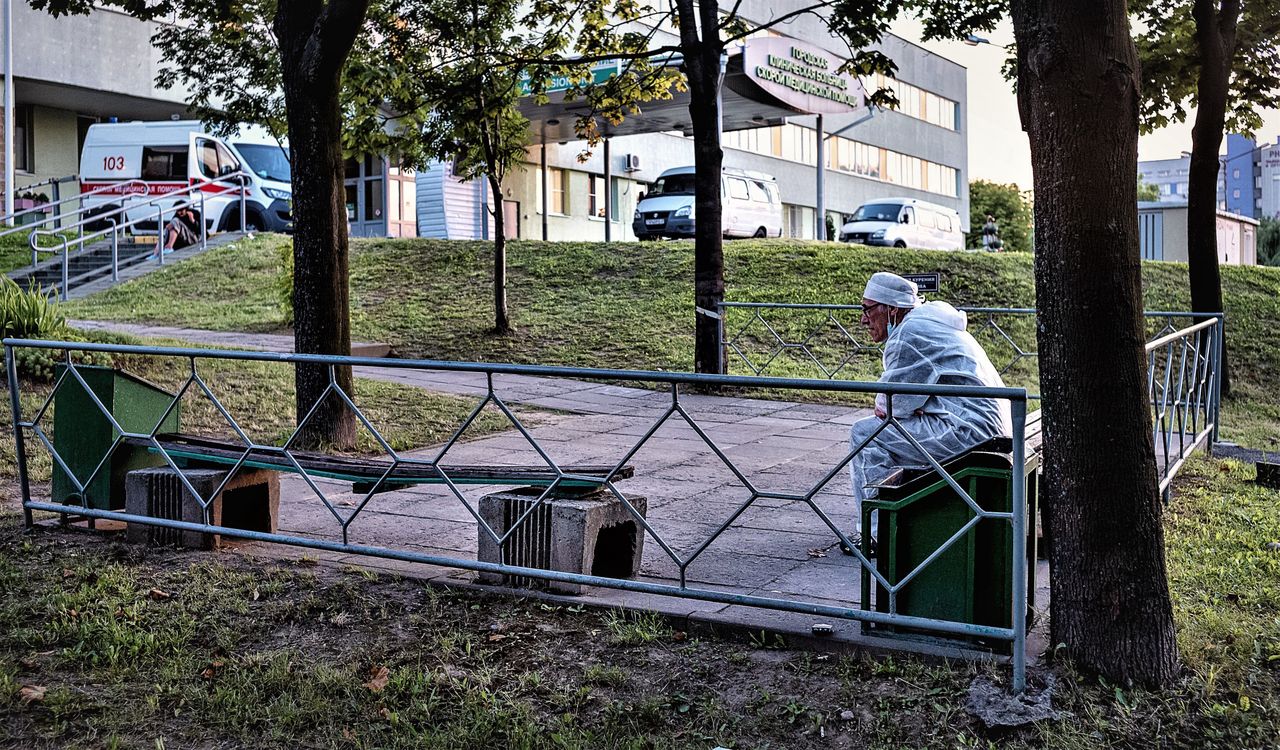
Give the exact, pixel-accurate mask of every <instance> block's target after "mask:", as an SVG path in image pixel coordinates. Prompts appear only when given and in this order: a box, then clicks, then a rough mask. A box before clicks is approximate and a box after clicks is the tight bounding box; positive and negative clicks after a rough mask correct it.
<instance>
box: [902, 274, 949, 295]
mask: <svg viewBox="0 0 1280 750" xmlns="http://www.w3.org/2000/svg"><path fill="white" fill-rule="evenodd" d="M902 278H904V279H906V280H907V281H914V282H915V284H916V287H917V288H918V290H919V291H921V292H936V291H938V287H939V285H940V284H941V283H942V274H940V273H936V272H935V273H904V274H902Z"/></svg>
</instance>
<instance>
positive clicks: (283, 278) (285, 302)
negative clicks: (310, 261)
mask: <svg viewBox="0 0 1280 750" xmlns="http://www.w3.org/2000/svg"><path fill="white" fill-rule="evenodd" d="M277 252H278V253H279V255H278V257H279V259H280V273H279V275H277V276H276V285H275V286H276V299H277V300H279V302H280V317H281V319H282V320H283V321H284V324H285V325H293V243H292V242H289V243H286V244H283V245H281V246H280V249H279V250H278V251H277Z"/></svg>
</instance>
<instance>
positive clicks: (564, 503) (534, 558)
mask: <svg viewBox="0 0 1280 750" xmlns="http://www.w3.org/2000/svg"><path fill="white" fill-rule="evenodd" d="M541 494H542V490H541V489H538V488H533V487H520V488H517V489H511V490H503V491H501V492H494V493H491V494H488V495H485V496H484V497H482V498H480V507H479V514H480V517H481V518H482V519H484V521H485V523H487V524H488V525H489V527H490V528H492V529H493V531H494V533H496V534H497V535H498V536H502V535H503V534H505V533H506V532H507V529H510V528H512V527H514V526H515V524H516V522H517V521H519V520H520V519H521V517H522V516H524V515H525V514H526V513H528V516H527V517H526V518H524V520H523V521H522V522H520V525H519V527H517V528H516V531H515V533H513V534H512V535H511V536H510V537H508V538H507V540H506V541H505V542H504V543H503V544H502V545H499V544H498V543H497V542H495V541H494V540H493V539H492V538H491V537H490V536H489V534H488V533H487V532H486V531H485V530H484V529H483V528H482V529H480V530H479V533H478V535H477V537H478V546H477V550H476V558H477V559H478V560H480V561H481V562H490V563H503V564H506V565H515V566H520V567H526V568H540V569H543V570H556V571H561V572H564V573H584V574H589V575H597V576H602V577H606V578H634V577H635V576H636V575H637V574H638V573H639V572H640V560H641V558H642V557H643V554H644V527H643V526H641V525H640V524H639V523H638V522H637V521H636V518H635V516H634V515H632V513H631V512H630V511H629V510H627V508H626V506H625V505H623V504H622V502H621V501H620V500H618V498H617V497H616V496H614V494H613V493H611V492H596V493H591V494H588V495H580V494H574V495H568V494H565V495H554V496H551V497H548V498H547V499H546V500H544V501H543V502H542V504H541V505H540V506H538V507H537V508H535V509H534V510H533V511H532V512H529V509H530V508H532V507H533V506H534V504H535V503H536V502H537V500H538V497H539V496H541ZM627 501H628V502H629V503H631V506H632V507H633V508H635V510H636V512H637V513H639V514H640V515H641V517H644V515H645V514H646V512H647V511H648V501H647V500H646V499H645V498H644V497H642V496H639V495H628V496H627ZM480 580H482V581H485V582H487V583H495V584H507V585H514V586H526V587H545V588H548V589H550V590H552V591H555V592H557V593H562V594H581V593H582V591H583V587H582V586H580V585H578V584H572V583H563V582H558V581H542V580H539V579H531V578H528V577H524V576H509V575H505V574H501V573H481V574H480Z"/></svg>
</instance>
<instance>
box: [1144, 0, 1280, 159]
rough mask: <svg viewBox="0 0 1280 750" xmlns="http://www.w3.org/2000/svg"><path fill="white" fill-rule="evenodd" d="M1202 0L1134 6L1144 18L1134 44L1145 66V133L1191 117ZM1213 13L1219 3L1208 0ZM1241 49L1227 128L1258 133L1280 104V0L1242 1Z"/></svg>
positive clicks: (1157, 0)
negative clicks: (1196, 11)
mask: <svg viewBox="0 0 1280 750" xmlns="http://www.w3.org/2000/svg"><path fill="white" fill-rule="evenodd" d="M1196 4H1197V2H1196V0H1137V2H1133V3H1131V4H1130V11H1131V12H1132V13H1133V14H1134V15H1135V16H1136V18H1137V20H1138V21H1139V22H1140V24H1139V25H1137V26H1135V29H1138V30H1140V33H1138V34H1136V35H1135V38H1134V43H1135V44H1136V45H1137V48H1138V58H1139V61H1140V62H1141V66H1142V102H1141V108H1142V109H1141V119H1142V127H1143V130H1144V132H1151V131H1154V130H1159V129H1160V128H1163V127H1165V126H1166V125H1169V124H1171V123H1175V122H1185V121H1186V119H1187V117H1188V105H1189V104H1190V105H1194V104H1196V97H1197V88H1196V87H1197V82H1198V80H1199V76H1200V68H1201V62H1200V52H1199V45H1198V43H1197V41H1196V22H1195V19H1194V18H1193V16H1192V7H1193V6H1194V5H1196ZM1207 5H1208V7H1209V9H1210V10H1209V12H1210V13H1218V12H1219V7H1218V6H1219V5H1225V3H1218V2H1209V3H1207ZM1240 7H1241V12H1240V19H1239V22H1238V24H1237V25H1236V37H1235V42H1236V46H1235V50H1234V54H1233V55H1232V58H1231V75H1230V76H1229V79H1228V80H1229V82H1228V90H1227V102H1226V104H1227V110H1226V111H1227V117H1226V123H1225V125H1226V128H1227V129H1228V130H1229V131H1231V132H1235V133H1244V134H1246V135H1249V134H1252V133H1253V132H1254V131H1255V130H1257V129H1258V128H1259V127H1261V126H1262V112H1263V111H1264V110H1266V109H1274V108H1276V107H1280V48H1277V46H1276V43H1275V40H1276V39H1277V38H1280V0H1250V2H1245V3H1241V4H1240Z"/></svg>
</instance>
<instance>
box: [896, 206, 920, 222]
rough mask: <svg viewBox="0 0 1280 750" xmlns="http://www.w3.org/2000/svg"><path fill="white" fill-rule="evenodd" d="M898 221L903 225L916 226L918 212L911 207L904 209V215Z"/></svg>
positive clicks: (904, 207)
mask: <svg viewBox="0 0 1280 750" xmlns="http://www.w3.org/2000/svg"><path fill="white" fill-rule="evenodd" d="M898 221H899V222H901V223H903V224H914V223H915V221H916V212H915V209H913V208H912V207H911V206H903V207H902V215H901V216H899V217H898Z"/></svg>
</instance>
